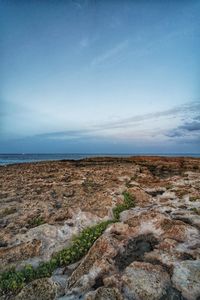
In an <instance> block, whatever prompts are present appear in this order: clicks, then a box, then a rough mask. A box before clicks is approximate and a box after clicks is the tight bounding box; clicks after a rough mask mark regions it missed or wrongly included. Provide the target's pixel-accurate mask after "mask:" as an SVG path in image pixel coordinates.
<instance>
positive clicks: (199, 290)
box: [172, 260, 200, 300]
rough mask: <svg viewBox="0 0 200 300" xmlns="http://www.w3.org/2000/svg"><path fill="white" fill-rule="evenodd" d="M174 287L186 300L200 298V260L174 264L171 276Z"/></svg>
mask: <svg viewBox="0 0 200 300" xmlns="http://www.w3.org/2000/svg"><path fill="white" fill-rule="evenodd" d="M172 282H173V284H174V286H175V287H176V288H177V289H178V290H180V291H181V292H182V294H183V296H184V297H185V298H186V299H188V300H196V299H199V297H200V260H185V261H182V262H180V263H178V264H176V266H175V268H174V272H173V276H172Z"/></svg>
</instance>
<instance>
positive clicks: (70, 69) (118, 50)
mask: <svg viewBox="0 0 200 300" xmlns="http://www.w3.org/2000/svg"><path fill="white" fill-rule="evenodd" d="M0 6H1V7H0V11H1V12H0V14H1V15H0V19H1V21H0V22H1V49H0V51H1V58H2V59H1V68H0V152H1V153H16V152H19V153H21V152H31V153H33V152H43V153H49V152H51V153H53V152H66V153H67V152H76V153H82V152H90V153H91V152H104V153H108V152H110V153H120V152H122V153H131V152H132V153H135V152H141V153H145V152H146V153H149V152H152V153H158V152H160V153H164V152H171V153H174V152H199V149H200V85H199V75H200V74H199V73H200V72H199V70H200V54H199V49H200V15H199V11H200V1H192V0H191V1H189V0H188V1H184V0H182V1H179V0H177V1H176V0H173V1H172V0H171V1H167V0H165V1H164V0H160V1H158V0H157V1H156V0H154V1H153V0H152V1H139V0H138V1H134V0H132V1H131V0H129V1H128V0H127V1H126V0H124V1H122V0H121V1H120V0H115V1H114V0H113V1H111V0H107V1H106V0H105V1H104V0H101V1H100V0H99V1H97V0H96V1H94V0H93V1H92V0H90V1H89V0H87V1H86V0H85V1H84V0H83V1H81V0H79V1H78V0H74V1H62V0H61V1H51V0H49V1H39V0H38V1H37V0H36V1H31V0H29V1H15V0H13V1H10V0H7V1H6V0H4V1H3V0H2V1H1V3H0Z"/></svg>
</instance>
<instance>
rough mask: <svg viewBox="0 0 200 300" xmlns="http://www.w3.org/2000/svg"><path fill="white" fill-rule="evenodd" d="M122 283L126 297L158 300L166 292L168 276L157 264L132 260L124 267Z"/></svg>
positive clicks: (168, 281)
mask: <svg viewBox="0 0 200 300" xmlns="http://www.w3.org/2000/svg"><path fill="white" fill-rule="evenodd" d="M122 283H123V291H124V295H125V297H126V298H127V299H137V300H143V299H148V300H158V299H160V298H161V297H163V296H165V295H166V294H167V289H168V287H169V286H170V276H169V274H168V273H166V272H165V271H164V269H163V268H162V267H161V266H159V265H152V264H149V263H144V262H134V263H132V264H130V265H129V266H128V267H127V268H126V270H125V272H124V275H123V276H122Z"/></svg>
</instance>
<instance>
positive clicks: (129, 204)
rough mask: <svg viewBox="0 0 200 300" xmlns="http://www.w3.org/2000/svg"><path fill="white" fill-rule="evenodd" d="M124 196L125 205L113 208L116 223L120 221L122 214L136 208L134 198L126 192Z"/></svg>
mask: <svg viewBox="0 0 200 300" xmlns="http://www.w3.org/2000/svg"><path fill="white" fill-rule="evenodd" d="M123 196H124V203H123V204H118V205H116V206H115V207H114V208H113V216H114V221H116V222H117V221H119V217H120V213H121V212H123V211H124V210H127V209H130V208H132V207H134V206H135V202H134V198H133V196H132V195H130V194H129V193H127V192H124V193H123Z"/></svg>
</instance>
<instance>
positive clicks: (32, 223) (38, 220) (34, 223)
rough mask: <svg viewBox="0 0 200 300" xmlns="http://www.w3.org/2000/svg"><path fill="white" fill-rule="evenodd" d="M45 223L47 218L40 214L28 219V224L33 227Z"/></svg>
mask: <svg viewBox="0 0 200 300" xmlns="http://www.w3.org/2000/svg"><path fill="white" fill-rule="evenodd" d="M44 223H45V220H44V219H43V218H42V217H40V216H39V217H36V218H34V219H31V220H29V221H28V225H29V226H30V227H31V228H33V227H37V226H40V225H42V224H44Z"/></svg>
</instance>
